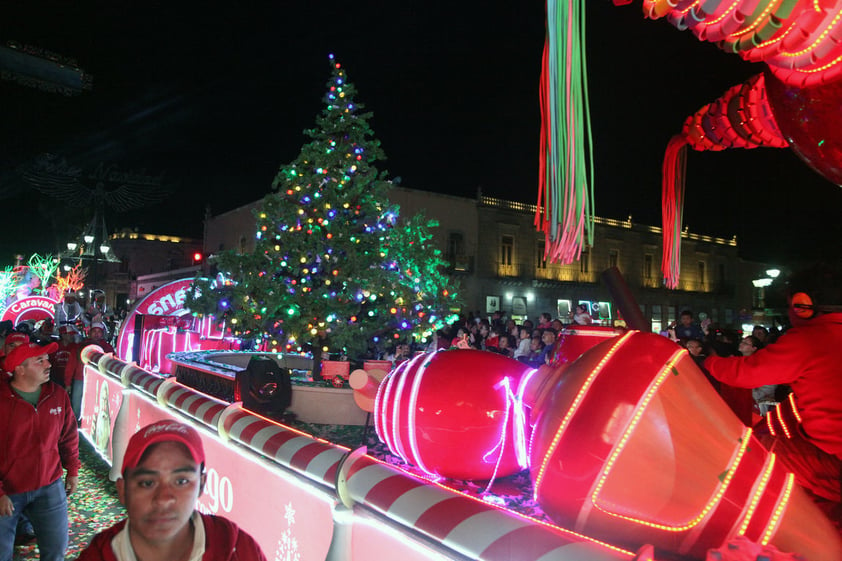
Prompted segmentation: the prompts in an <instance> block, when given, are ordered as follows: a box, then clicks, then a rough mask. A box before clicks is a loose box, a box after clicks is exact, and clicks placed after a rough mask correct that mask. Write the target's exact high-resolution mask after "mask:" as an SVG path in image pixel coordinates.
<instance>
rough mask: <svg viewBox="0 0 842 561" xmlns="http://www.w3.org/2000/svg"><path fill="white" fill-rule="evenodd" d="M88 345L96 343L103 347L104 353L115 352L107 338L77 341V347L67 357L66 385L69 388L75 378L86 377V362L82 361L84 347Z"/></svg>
mask: <svg viewBox="0 0 842 561" xmlns="http://www.w3.org/2000/svg"><path fill="white" fill-rule="evenodd" d="M88 345H96V346H98V347H100V348H101V349H102V352H104V353H113V352H114V347H112V346H111V345H110V344H109V343H108V342H106V341H105V340H100V341H94V340H92V339H85V340H84V341H82V342H81V343H76V347H75V348H74V349H73V352H72V353H70V356H69V357H68V359H67V365H66V366H65V367H64V387H66V388H69V387H70V386H71V384H73V380H84V379H85V364H84V363H83V362H82V354H81V353H82V349H84V348H85V347H87V346H88Z"/></svg>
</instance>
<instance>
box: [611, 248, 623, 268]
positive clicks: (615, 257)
mask: <svg viewBox="0 0 842 561" xmlns="http://www.w3.org/2000/svg"><path fill="white" fill-rule="evenodd" d="M612 267H617V268H618V269H619V268H620V252H619V251H617V250H616V249H609V250H608V268H609V269H610V268H612Z"/></svg>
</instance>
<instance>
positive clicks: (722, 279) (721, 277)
mask: <svg viewBox="0 0 842 561" xmlns="http://www.w3.org/2000/svg"><path fill="white" fill-rule="evenodd" d="M719 282H720V283H721V284H725V263H720V264H719Z"/></svg>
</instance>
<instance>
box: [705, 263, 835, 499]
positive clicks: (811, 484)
mask: <svg viewBox="0 0 842 561" xmlns="http://www.w3.org/2000/svg"><path fill="white" fill-rule="evenodd" d="M788 304H789V317H790V322H791V324H792V327H790V328H789V330H787V332H786V333H785V334H784V335H782V336H781V337H780V338H779V339H778V340H777V341H776V342H774V343H772V344H770V345H767V346H766V347H764V348H762V349H760V350H758V351H757V352H755V353H753V354H752V355H750V356H741V357H717V356H712V357H708V358H707V360H705V362H704V367H705V368H706V369H707V371H708V372H710V374H711V375H712V376H713V377H714V378H716V379H717V380H720V381H721V382H724V383H726V384H730V385H732V386H736V387H742V388H757V387H759V386H763V385H768V384H788V385H789V386H791V388H792V394H791V396H790V397H789V398H788V399H787V400H786V401H784V402H783V403H781V404H779V406H778V412H774V411H773V412H770V414H768V415H766V419H768V422H767V421H766V420H764V421H763V422H762V423H760V424H758V425H757V426H756V427H755V432H756V434H757V436H758V437H759V438H760V440H761V442H763V444H764V445H765V446H766V447H767V448H768V449H769V450H770V451H772V452H774V453H775V454H776V455H777V457H778V459H779V461H780V462H782V463H783V465H784V466H785V467H786V468H787V469H788V470H789V471H792V472H793V473H794V474H795V477H796V480H797V482H798V483H799V484H800V485H801V486H803V487H804V488H806V489H807V490H808V491H810V492H811V493H813V494H814V495H815V498H816V500H817V502H818V503H820V504H821V503H825V504H827V503H828V502H829V503H830V504H831V505H832V506H831V507H830V508H827V509H825V510H827V511H828V512H830V511H832V510H833V508H836V513H837V515H838V512H839V509H838V505H839V503H840V499H842V496H841V495H842V493H841V491H842V489H840V486H841V485H842V360H840V355H839V352H840V349H842V274H841V273H840V271H838V270H836V269H835V268H833V267H830V266H826V265H818V266H815V267H813V268H811V269H809V270H805V271H803V272H801V273H798V274H796V275H794V276H793V277H792V278H791V279H790V281H789V284H788Z"/></svg>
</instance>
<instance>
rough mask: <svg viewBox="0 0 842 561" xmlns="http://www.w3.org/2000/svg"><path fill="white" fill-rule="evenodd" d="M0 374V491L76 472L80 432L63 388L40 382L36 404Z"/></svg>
mask: <svg viewBox="0 0 842 561" xmlns="http://www.w3.org/2000/svg"><path fill="white" fill-rule="evenodd" d="M10 383H11V378H9V377H8V376H6V375H5V374H4V375H2V376H0V495H6V494H18V493H24V492H26V491H34V490H35V489H39V488H41V487H43V486H45V485H49V484H50V483H52V482H54V481H55V480H57V479H59V478H60V477H61V476H62V474H63V473H64V472H63V470H62V466H63V467H64V469H66V470H67V475H72V476H75V475H78V474H79V465H80V463H79V434H78V433H77V431H76V417H75V416H74V415H73V411H72V410H71V408H70V398H69V397H68V396H67V392H66V391H64V390H63V389H62V388H60V387H59V386H57V385H56V384H54V383H52V382H46V383H44V384H43V385H42V386H41V395H40V396H39V397H38V408H37V409H36V408H35V407H32V405H30V404H29V403H27V402H26V401H24V400H23V398H21V397H20V396H19V395H18V394H17V392H15V391H14V390H13V389H12V387H11V385H10Z"/></svg>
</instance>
